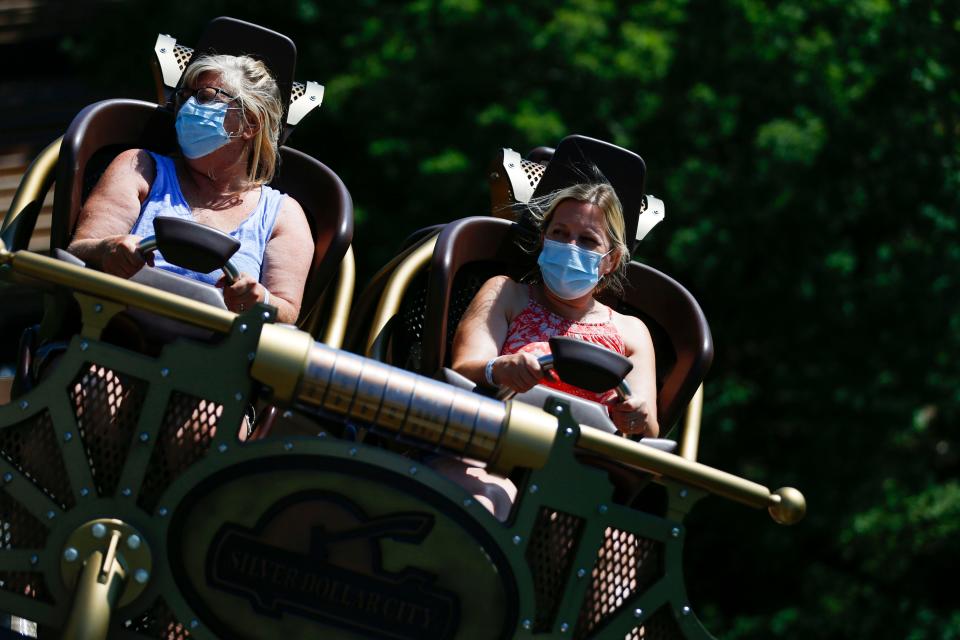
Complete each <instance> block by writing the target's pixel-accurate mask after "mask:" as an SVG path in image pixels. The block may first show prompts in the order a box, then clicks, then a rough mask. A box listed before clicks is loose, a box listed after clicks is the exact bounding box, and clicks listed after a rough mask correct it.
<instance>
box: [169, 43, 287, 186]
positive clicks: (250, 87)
mask: <svg viewBox="0 0 960 640" xmlns="http://www.w3.org/2000/svg"><path fill="white" fill-rule="evenodd" d="M204 73H216V74H217V75H219V76H220V79H221V82H222V84H223V87H224V89H225V90H226V91H228V92H229V93H231V94H232V95H234V96H236V97H237V103H238V106H239V107H241V108H242V109H243V111H242V113H243V121H244V124H245V125H247V126H249V125H250V120H249V119H248V116H249V117H250V118H252V119H253V121H254V122H255V123H256V124H258V125H259V127H260V128H259V130H258V131H257V134H256V135H255V136H254V138H253V140H252V145H253V146H252V148H251V149H250V155H249V157H248V161H247V179H248V180H249V181H250V182H251V183H253V184H255V185H259V184H264V183H267V182H270V180H272V179H273V174H274V172H275V171H276V169H277V154H278V150H279V147H280V125H281V119H282V118H283V103H282V102H281V101H280V88H279V87H278V86H277V81H276V80H275V79H274V78H273V75H271V73H270V70H269V69H267V65H265V64H264V63H263V62H261V61H260V60H256V59H254V58H251V57H250V56H230V55H202V56H200V57H199V58H197V59H196V60H195V61H194V62H193V63H192V64H190V66H189V67H187V70H186V72H185V73H184V76H183V82H182V85H183V86H190V85H192V84H193V83H194V82H196V80H197V78H199V77H200V76H201V75H203V74H204Z"/></svg>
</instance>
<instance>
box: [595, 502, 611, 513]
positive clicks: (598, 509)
mask: <svg viewBox="0 0 960 640" xmlns="http://www.w3.org/2000/svg"><path fill="white" fill-rule="evenodd" d="M607 508H608V507H607V505H605V504H602V505H600V506H599V507H597V511H599V512H600V513H606V512H607Z"/></svg>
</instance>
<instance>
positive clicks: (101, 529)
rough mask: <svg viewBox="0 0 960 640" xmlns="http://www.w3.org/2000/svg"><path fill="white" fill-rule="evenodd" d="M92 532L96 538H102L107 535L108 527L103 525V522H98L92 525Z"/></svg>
mask: <svg viewBox="0 0 960 640" xmlns="http://www.w3.org/2000/svg"><path fill="white" fill-rule="evenodd" d="M90 533H92V534H93V537H94V538H102V537H103V536H105V535H107V528H106V527H105V526H103V524H102V523H100V522H98V523H97V524H95V525H93V526H92V527H90Z"/></svg>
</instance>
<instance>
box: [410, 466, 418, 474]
mask: <svg viewBox="0 0 960 640" xmlns="http://www.w3.org/2000/svg"><path fill="white" fill-rule="evenodd" d="M410 475H412V476H415V475H417V468H416V467H410Z"/></svg>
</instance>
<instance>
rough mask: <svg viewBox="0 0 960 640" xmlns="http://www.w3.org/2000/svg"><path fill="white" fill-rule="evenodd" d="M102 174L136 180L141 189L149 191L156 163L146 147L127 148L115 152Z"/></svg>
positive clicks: (118, 178)
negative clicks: (117, 152)
mask: <svg viewBox="0 0 960 640" xmlns="http://www.w3.org/2000/svg"><path fill="white" fill-rule="evenodd" d="M104 176H105V177H106V176H109V177H110V178H113V179H117V180H129V181H131V182H136V183H137V186H138V187H139V189H138V190H140V191H142V190H143V187H146V189H147V190H148V191H149V189H150V185H152V184H153V181H154V179H156V176H157V164H156V162H155V161H154V159H153V157H152V156H151V155H150V152H148V151H147V150H146V149H127V150H126V151H121V152H120V153H119V154H117V157H116V158H114V159H113V161H112V162H111V163H110V165H109V166H108V167H107V171H106V172H105V173H104Z"/></svg>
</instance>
